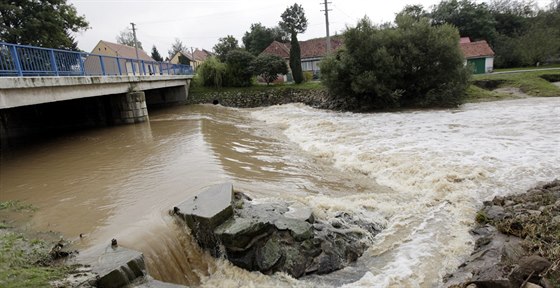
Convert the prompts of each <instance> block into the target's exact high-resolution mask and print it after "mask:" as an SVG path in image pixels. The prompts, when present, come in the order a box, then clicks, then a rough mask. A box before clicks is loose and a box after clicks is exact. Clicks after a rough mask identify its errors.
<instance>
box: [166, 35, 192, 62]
mask: <svg viewBox="0 0 560 288" xmlns="http://www.w3.org/2000/svg"><path fill="white" fill-rule="evenodd" d="M177 52H183V53H187V47H186V46H185V45H184V44H183V42H181V40H179V39H178V38H175V42H174V43H173V44H171V49H169V50H168V51H167V53H168V54H169V59H171V58H173V56H175V54H177ZM179 60H180V59H179Z"/></svg>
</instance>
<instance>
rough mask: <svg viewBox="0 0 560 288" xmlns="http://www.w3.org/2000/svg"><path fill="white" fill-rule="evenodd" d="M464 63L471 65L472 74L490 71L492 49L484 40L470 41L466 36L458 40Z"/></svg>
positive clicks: (491, 69)
mask: <svg viewBox="0 0 560 288" xmlns="http://www.w3.org/2000/svg"><path fill="white" fill-rule="evenodd" d="M459 45H460V46H461V50H462V51H463V55H464V56H465V59H466V61H465V64H466V65H472V67H473V72H474V74H484V73H490V72H492V71H493V70H494V55H495V54H494V51H492V48H490V45H488V43H487V42H486V41H485V40H482V41H476V42H471V40H470V39H469V38H468V37H462V38H461V40H460V41H459Z"/></svg>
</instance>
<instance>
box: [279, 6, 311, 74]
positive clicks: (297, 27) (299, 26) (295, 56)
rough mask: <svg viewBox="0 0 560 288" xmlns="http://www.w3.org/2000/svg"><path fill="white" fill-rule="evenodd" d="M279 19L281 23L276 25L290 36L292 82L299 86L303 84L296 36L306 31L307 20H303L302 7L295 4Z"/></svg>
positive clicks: (299, 51)
mask: <svg viewBox="0 0 560 288" xmlns="http://www.w3.org/2000/svg"><path fill="white" fill-rule="evenodd" d="M281 17H282V21H280V22H279V23H278V24H279V25H280V27H281V28H282V29H283V30H284V31H286V33H288V34H290V36H291V41H290V42H291V43H290V44H291V48H290V69H291V70H292V76H293V77H294V82H296V84H300V83H301V82H303V71H302V70H301V50H300V47H299V41H298V39H297V34H298V33H303V32H305V30H307V18H305V12H304V11H303V7H302V6H301V5H298V4H297V3H295V4H294V5H292V6H290V7H288V8H286V11H284V13H282V16H281Z"/></svg>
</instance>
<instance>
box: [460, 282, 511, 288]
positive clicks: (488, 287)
mask: <svg viewBox="0 0 560 288" xmlns="http://www.w3.org/2000/svg"><path fill="white" fill-rule="evenodd" d="M472 284H474V285H476V287H478V288H511V287H512V286H511V283H510V282H509V280H483V281H473V282H471V283H470V284H469V285H472Z"/></svg>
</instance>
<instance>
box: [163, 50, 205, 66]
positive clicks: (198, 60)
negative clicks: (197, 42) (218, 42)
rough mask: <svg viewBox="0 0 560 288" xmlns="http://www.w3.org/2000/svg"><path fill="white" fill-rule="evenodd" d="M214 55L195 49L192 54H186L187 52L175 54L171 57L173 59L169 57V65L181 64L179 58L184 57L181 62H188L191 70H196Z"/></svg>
mask: <svg viewBox="0 0 560 288" xmlns="http://www.w3.org/2000/svg"><path fill="white" fill-rule="evenodd" d="M213 55H214V54H213V53H212V52H210V51H208V50H206V49H202V50H200V49H198V48H196V49H195V50H194V51H193V53H188V52H177V53H175V55H173V57H171V59H170V60H169V63H173V64H182V63H181V59H180V58H179V57H185V58H183V60H182V61H183V62H186V61H187V60H188V64H189V65H191V66H192V67H193V69H195V70H196V69H197V68H198V67H199V66H200V65H202V63H204V61H206V59H208V57H210V56H213Z"/></svg>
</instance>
